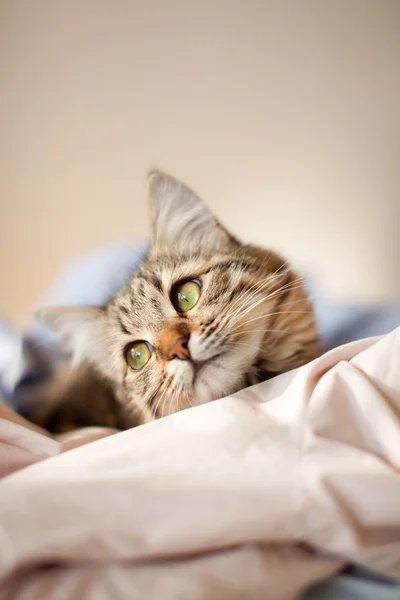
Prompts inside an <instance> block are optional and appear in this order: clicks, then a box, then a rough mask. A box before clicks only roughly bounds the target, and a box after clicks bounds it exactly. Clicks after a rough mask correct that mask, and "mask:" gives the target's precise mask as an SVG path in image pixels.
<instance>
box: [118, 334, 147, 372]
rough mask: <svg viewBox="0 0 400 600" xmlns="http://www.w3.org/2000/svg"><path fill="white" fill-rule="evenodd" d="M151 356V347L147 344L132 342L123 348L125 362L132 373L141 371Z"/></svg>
mask: <svg viewBox="0 0 400 600" xmlns="http://www.w3.org/2000/svg"><path fill="white" fill-rule="evenodd" d="M152 354H153V347H152V345H151V344H149V342H144V341H139V342H132V343H131V344H128V346H127V347H126V348H125V360H126V362H127V365H128V366H129V367H130V368H131V369H133V370H134V371H139V370H140V369H142V368H143V367H144V366H145V365H146V364H147V363H148V362H149V360H150V358H151V355H152Z"/></svg>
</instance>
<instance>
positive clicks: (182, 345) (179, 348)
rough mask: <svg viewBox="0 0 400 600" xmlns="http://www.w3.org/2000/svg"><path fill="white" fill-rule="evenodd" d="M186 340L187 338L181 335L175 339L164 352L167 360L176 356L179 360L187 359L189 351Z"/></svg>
mask: <svg viewBox="0 0 400 600" xmlns="http://www.w3.org/2000/svg"><path fill="white" fill-rule="evenodd" d="M188 341H189V339H188V338H187V337H183V336H181V337H178V338H177V339H175V340H174V341H173V342H172V344H171V345H170V346H169V348H168V350H167V352H166V358H167V360H173V359H174V358H178V359H179V360H189V358H190V352H189V348H188Z"/></svg>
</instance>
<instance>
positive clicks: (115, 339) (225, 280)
mask: <svg viewBox="0 0 400 600" xmlns="http://www.w3.org/2000/svg"><path fill="white" fill-rule="evenodd" d="M148 189H149V198H150V203H151V213H152V245H151V248H150V250H149V252H148V254H147V255H146V256H145V257H144V259H143V260H142V262H141V264H140V265H139V267H138V268H137V269H136V270H135V271H134V272H133V273H132V276H131V278H130V279H129V281H128V282H127V283H126V284H125V285H124V286H123V287H122V288H121V289H120V290H119V291H118V292H117V293H116V294H115V295H114V296H113V297H112V299H111V300H110V301H109V302H108V303H107V305H106V306H104V307H90V306H84V307H71V308H66V307H62V308H57V307H56V308H45V309H42V310H40V311H39V312H38V314H37V318H38V319H39V321H40V322H41V323H42V324H44V325H45V326H46V327H48V328H49V329H50V330H52V331H53V332H54V333H55V335H56V336H57V337H58V339H59V340H60V342H61V343H62V344H63V345H64V347H65V348H67V350H69V351H70V352H71V354H72V356H73V362H72V367H68V368H64V370H62V369H61V370H60V372H59V373H58V375H57V377H58V380H57V377H54V378H53V380H52V381H51V382H50V383H49V384H48V386H47V390H45V391H43V390H42V393H41V397H42V400H40V398H38V400H37V402H36V403H35V406H34V409H33V411H32V413H31V415H29V416H30V418H31V419H32V420H33V421H35V422H37V423H38V424H40V425H42V426H46V427H47V428H48V429H50V430H52V431H63V430H66V429H70V428H73V427H76V426H82V425H91V424H92V425H107V426H116V427H120V428H127V427H131V426H134V425H137V424H142V423H146V422H149V421H152V420H154V419H158V418H160V417H164V416H166V415H169V414H171V413H174V412H176V411H178V410H182V409H185V408H190V407H192V406H197V405H200V404H203V403H206V402H210V401H212V400H216V399H218V398H221V397H224V396H227V395H229V394H232V393H234V392H237V391H238V390H240V389H242V388H244V387H247V386H250V385H253V384H256V383H259V382H261V381H264V380H267V379H270V378H271V377H274V376H275V375H278V374H280V373H283V372H286V371H289V370H291V369H294V368H297V367H299V366H301V365H304V364H305V363H307V362H309V361H311V360H313V359H314V358H316V357H317V356H318V354H319V344H318V335H317V328H316V323H315V319H314V315H313V308H312V304H311V302H310V301H309V299H308V298H307V295H306V292H305V290H304V285H303V280H302V278H300V277H299V276H298V275H297V274H296V273H295V272H294V271H293V270H292V269H291V268H290V266H289V264H288V262H287V261H285V260H284V259H283V258H281V257H280V256H279V255H278V254H276V253H275V252H273V251H271V250H264V249H263V248H261V247H258V246H253V245H249V244H242V243H241V242H240V241H239V240H238V239H236V237H234V236H233V235H231V234H230V233H229V232H228V231H227V230H226V229H225V228H224V227H223V226H222V225H221V224H220V223H219V222H218V220H217V219H216V218H215V216H214V215H213V214H212V212H211V211H210V210H209V209H208V208H207V206H206V204H205V203H204V202H203V200H201V199H200V198H199V197H198V196H197V195H196V194H195V193H194V192H193V191H192V190H191V189H189V188H188V187H187V186H186V185H184V184H183V183H181V182H180V181H178V180H176V179H174V178H173V177H171V176H168V175H166V174H164V173H161V172H159V171H153V172H151V173H150V174H149V177H148ZM60 386H61V388H62V390H63V392H62V394H60V393H58V394H57V389H59V388H60ZM82 390H83V392H82ZM39 396H40V394H39ZM56 397H58V398H60V397H62V398H63V400H62V402H58V403H57V401H55V400H54V399H55V398H56Z"/></svg>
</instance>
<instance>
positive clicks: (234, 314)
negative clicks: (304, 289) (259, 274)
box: [229, 261, 307, 318]
mask: <svg viewBox="0 0 400 600" xmlns="http://www.w3.org/2000/svg"><path fill="white" fill-rule="evenodd" d="M287 262H288V261H286V262H285V263H284V264H283V265H281V267H279V269H277V270H276V271H274V273H272V274H271V275H269V276H268V277H267V278H266V279H265V280H263V281H262V282H260V283H258V287H257V284H254V285H255V286H256V287H257V289H256V290H255V291H254V292H253V293H252V294H251V296H250V297H247V296H246V295H245V294H246V293H244V294H242V295H241V296H240V299H242V298H243V300H244V301H243V303H242V305H241V307H243V308H244V304H245V303H246V302H248V301H249V300H250V299H251V298H253V297H254V296H255V295H256V294H257V293H258V292H259V291H261V290H262V289H263V288H264V287H266V286H268V284H269V282H270V281H271V279H273V278H275V277H276V276H277V274H278V273H279V271H280V270H281V269H282V268H283V267H284V266H285V265H286V264H287ZM283 275H284V274H281V276H283ZM299 281H301V282H303V283H304V282H305V281H307V279H305V278H303V277H302V278H299V279H297V280H293V281H292V282H289V284H294V283H296V282H299ZM286 285H288V284H286ZM252 287H253V286H252ZM282 287H284V286H282ZM282 287H281V288H280V289H282ZM239 310H240V309H239ZM237 313H238V310H236V311H234V312H233V313H232V311H230V313H229V317H231V318H232V317H235V316H236V314H237Z"/></svg>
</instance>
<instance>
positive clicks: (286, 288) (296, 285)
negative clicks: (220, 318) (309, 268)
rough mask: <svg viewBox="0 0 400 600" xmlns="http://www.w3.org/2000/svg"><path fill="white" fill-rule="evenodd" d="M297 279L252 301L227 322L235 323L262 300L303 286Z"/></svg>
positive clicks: (264, 300)
mask: <svg viewBox="0 0 400 600" xmlns="http://www.w3.org/2000/svg"><path fill="white" fill-rule="evenodd" d="M299 281H302V280H300V279H299V280H295V281H293V282H290V283H288V284H286V285H283V286H282V287H280V288H278V289H277V290H275V291H274V292H271V293H270V294H268V295H267V296H265V297H263V298H260V299H258V300H257V301H256V302H254V303H253V304H252V305H251V306H249V307H247V308H245V309H244V310H243V311H242V312H241V313H239V315H237V316H236V318H235V319H233V320H231V321H230V322H229V324H230V325H231V326H232V325H234V324H235V323H237V321H238V320H239V319H241V318H243V317H244V316H245V315H246V314H248V313H249V312H250V311H252V310H254V309H255V308H257V306H259V305H260V304H262V303H263V302H266V301H267V300H271V299H273V298H275V297H276V296H279V295H282V294H284V293H286V292H288V291H292V290H295V289H299V288H302V287H303V283H300V284H299Z"/></svg>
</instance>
